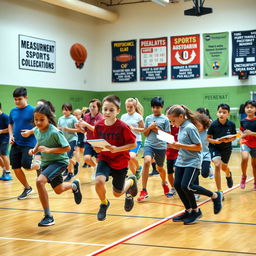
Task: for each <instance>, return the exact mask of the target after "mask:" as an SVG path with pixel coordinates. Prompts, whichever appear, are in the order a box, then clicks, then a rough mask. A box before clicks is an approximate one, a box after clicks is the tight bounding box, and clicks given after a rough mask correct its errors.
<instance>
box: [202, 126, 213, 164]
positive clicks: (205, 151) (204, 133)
mask: <svg viewBox="0 0 256 256" xmlns="http://www.w3.org/2000/svg"><path fill="white" fill-rule="evenodd" d="M199 135H200V138H201V142H202V147H203V148H202V151H201V152H202V156H203V161H211V154H210V151H209V142H208V141H207V130H204V131H202V132H200V133H199Z"/></svg>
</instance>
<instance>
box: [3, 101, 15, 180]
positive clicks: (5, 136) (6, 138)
mask: <svg viewBox="0 0 256 256" xmlns="http://www.w3.org/2000/svg"><path fill="white" fill-rule="evenodd" d="M8 124H9V116H8V115H6V114H5V113H3V112H2V105H1V103H0V158H1V160H2V165H3V175H2V176H1V177H0V180H5V181H6V180H12V176H11V174H10V162H9V158H8V156H7V152H8V143H9V131H8Z"/></svg>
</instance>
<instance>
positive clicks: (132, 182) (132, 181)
mask: <svg viewBox="0 0 256 256" xmlns="http://www.w3.org/2000/svg"><path fill="white" fill-rule="evenodd" d="M129 180H130V181H131V186H133V184H134V180H133V179H129ZM131 186H130V187H131Z"/></svg>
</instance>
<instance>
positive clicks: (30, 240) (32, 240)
mask: <svg viewBox="0 0 256 256" xmlns="http://www.w3.org/2000/svg"><path fill="white" fill-rule="evenodd" d="M0 239H3V240H15V241H28V242H40V243H56V244H73V245H91V246H105V244H94V243H80V242H67V241H54V240H41V239H28V238H18V237H3V236H0Z"/></svg>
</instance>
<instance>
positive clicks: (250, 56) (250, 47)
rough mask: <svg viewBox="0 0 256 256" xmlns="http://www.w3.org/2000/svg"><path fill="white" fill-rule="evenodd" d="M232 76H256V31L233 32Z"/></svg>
mask: <svg viewBox="0 0 256 256" xmlns="http://www.w3.org/2000/svg"><path fill="white" fill-rule="evenodd" d="M232 46H233V49H232V75H233V76H235V75H238V73H239V72H240V71H248V72H249V74H250V75H256V30H248V31H236V32H232Z"/></svg>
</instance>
